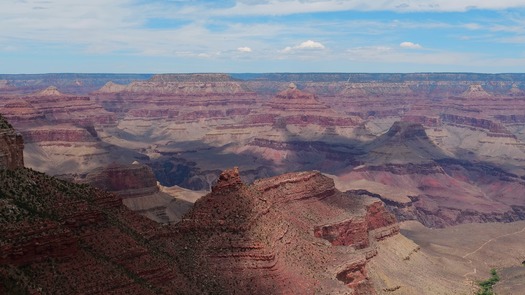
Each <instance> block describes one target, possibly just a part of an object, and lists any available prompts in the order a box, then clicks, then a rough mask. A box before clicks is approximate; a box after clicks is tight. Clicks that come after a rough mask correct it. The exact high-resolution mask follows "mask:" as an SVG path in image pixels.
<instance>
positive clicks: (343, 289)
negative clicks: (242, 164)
mask: <svg viewBox="0 0 525 295" xmlns="http://www.w3.org/2000/svg"><path fill="white" fill-rule="evenodd" d="M176 227H177V228H178V229H179V230H180V232H181V238H180V239H179V240H177V243H178V244H179V245H180V246H179V247H181V248H183V249H185V251H184V254H183V255H182V257H184V259H183V260H182V261H181V269H182V270H183V271H184V272H187V273H191V274H193V275H192V276H191V280H192V281H194V282H200V283H201V284H203V286H204V288H205V290H206V291H207V292H219V293H231V292H241V293H250V294H269V293H274V294H275V293H288V292H294V293H309V292H314V293H322V294H324V293H331V294H336V293H337V294H339V293H341V294H343V293H348V292H352V291H351V290H353V291H354V294H372V293H375V290H374V287H373V284H372V282H371V281H370V280H369V278H368V276H367V272H366V262H367V261H368V260H369V259H372V257H373V256H374V255H375V253H377V248H376V247H377V246H376V243H377V240H380V239H383V238H386V237H388V236H392V235H395V234H397V232H398V227H397V224H396V222H395V218H394V217H393V216H392V215H391V214H390V213H388V212H387V211H386V210H385V208H384V207H383V205H382V203H381V202H379V201H377V200H373V199H369V198H359V197H356V196H354V195H345V194H343V193H340V192H339V191H337V190H336V189H335V188H334V184H333V182H332V181H331V180H330V179H329V178H327V177H325V176H322V175H321V174H320V173H319V172H302V173H291V174H285V175H280V176H277V177H273V178H267V179H261V180H258V181H256V182H255V183H254V184H253V185H251V186H247V185H245V184H243V183H242V181H241V180H240V178H239V175H238V171H237V170H235V169H232V170H227V171H225V172H223V173H222V174H221V177H219V180H218V182H217V184H216V185H215V187H214V189H213V190H212V193H210V194H209V195H207V196H204V197H203V198H201V199H200V200H199V201H197V202H196V203H195V206H194V208H193V209H192V210H191V211H190V213H189V214H188V215H186V216H185V217H184V219H183V220H182V221H181V222H180V223H178V224H177V225H176ZM323 239H326V240H327V242H322V241H323ZM339 241H342V242H339ZM340 245H343V246H344V248H346V249H348V250H342V249H341V248H339V247H337V246H340ZM332 261H339V262H340V263H337V264H333V263H332ZM212 273H213V275H211V274H212ZM334 280H336V281H334ZM337 282H338V283H337ZM348 288H350V289H348Z"/></svg>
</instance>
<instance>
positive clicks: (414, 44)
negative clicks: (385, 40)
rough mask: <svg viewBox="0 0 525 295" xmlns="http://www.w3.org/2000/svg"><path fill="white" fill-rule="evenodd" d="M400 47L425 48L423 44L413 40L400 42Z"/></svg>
mask: <svg viewBox="0 0 525 295" xmlns="http://www.w3.org/2000/svg"><path fill="white" fill-rule="evenodd" d="M399 46H400V47H402V48H408V49H421V48H423V46H421V45H419V44H417V43H412V42H408V41H405V42H401V44H399Z"/></svg>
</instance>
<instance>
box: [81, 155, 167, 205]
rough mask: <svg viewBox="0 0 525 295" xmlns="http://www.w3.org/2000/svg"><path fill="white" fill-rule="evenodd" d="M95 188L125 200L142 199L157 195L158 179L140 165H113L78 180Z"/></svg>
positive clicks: (149, 169) (146, 167)
mask: <svg viewBox="0 0 525 295" xmlns="http://www.w3.org/2000/svg"><path fill="white" fill-rule="evenodd" d="M76 181H77V182H81V183H89V184H91V185H93V186H95V187H98V188H101V189H104V190H107V191H109V192H113V193H117V194H119V195H120V196H121V197H123V198H130V197H140V196H145V195H150V194H153V193H157V192H158V191H159V187H158V186H157V179H156V178H155V175H154V174H153V171H152V170H151V168H150V167H148V166H146V165H144V164H140V163H138V162H137V163H133V164H128V165H124V164H117V163H112V164H110V165H108V166H107V167H103V168H98V169H95V170H94V171H91V172H90V173H88V174H86V175H82V176H81V177H79V178H77V179H76Z"/></svg>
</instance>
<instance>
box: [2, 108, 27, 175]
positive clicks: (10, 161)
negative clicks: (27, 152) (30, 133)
mask: <svg viewBox="0 0 525 295" xmlns="http://www.w3.org/2000/svg"><path fill="white" fill-rule="evenodd" d="M23 152H24V141H23V139H22V135H20V133H17V132H16V131H15V130H14V129H13V127H12V126H11V124H9V123H8V122H7V120H5V119H4V117H2V115H0V169H16V168H21V167H24V154H23Z"/></svg>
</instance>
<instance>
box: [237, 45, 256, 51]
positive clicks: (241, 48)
mask: <svg viewBox="0 0 525 295" xmlns="http://www.w3.org/2000/svg"><path fill="white" fill-rule="evenodd" d="M237 51H240V52H246V53H247V52H252V49H251V48H250V47H246V46H245V47H239V48H237Z"/></svg>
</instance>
